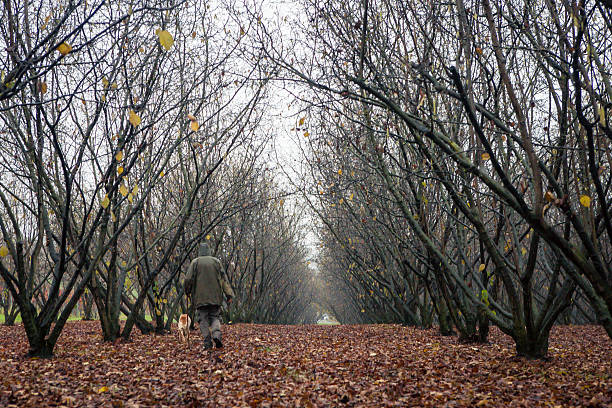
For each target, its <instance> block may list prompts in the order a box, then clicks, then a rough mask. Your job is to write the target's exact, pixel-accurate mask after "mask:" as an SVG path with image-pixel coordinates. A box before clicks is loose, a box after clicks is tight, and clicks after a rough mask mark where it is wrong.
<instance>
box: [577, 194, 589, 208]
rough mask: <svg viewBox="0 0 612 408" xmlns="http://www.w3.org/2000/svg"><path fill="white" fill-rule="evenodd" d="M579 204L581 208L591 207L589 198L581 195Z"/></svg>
mask: <svg viewBox="0 0 612 408" xmlns="http://www.w3.org/2000/svg"><path fill="white" fill-rule="evenodd" d="M580 204H582V206H583V207H587V208H588V207H590V206H591V197H589V196H588V195H581V196H580Z"/></svg>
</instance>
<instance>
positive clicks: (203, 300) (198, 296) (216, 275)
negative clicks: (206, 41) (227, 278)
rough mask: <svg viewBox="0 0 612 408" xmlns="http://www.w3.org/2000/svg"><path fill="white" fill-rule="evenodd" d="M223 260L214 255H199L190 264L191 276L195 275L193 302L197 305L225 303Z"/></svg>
mask: <svg viewBox="0 0 612 408" xmlns="http://www.w3.org/2000/svg"><path fill="white" fill-rule="evenodd" d="M221 273H222V271H221V262H220V261H219V260H218V259H217V258H215V257H212V256H199V257H197V258H196V259H194V260H193V261H191V265H189V276H190V277H193V279H194V283H195V287H194V290H193V303H194V305H195V307H200V306H205V305H220V304H221V303H223V292H222V290H221V284H220V280H221Z"/></svg>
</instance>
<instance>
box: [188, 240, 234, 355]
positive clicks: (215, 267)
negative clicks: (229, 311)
mask: <svg viewBox="0 0 612 408" xmlns="http://www.w3.org/2000/svg"><path fill="white" fill-rule="evenodd" d="M185 293H187V295H189V294H192V293H193V296H192V302H193V305H194V306H195V307H196V308H197V316H196V319H198V323H200V330H201V331H202V336H203V337H204V350H210V349H211V348H212V346H213V341H214V342H215V346H216V347H217V348H221V347H223V343H222V342H221V322H220V321H219V314H220V312H221V304H222V303H223V293H225V295H226V296H227V298H228V299H227V302H228V303H231V301H232V298H233V297H234V291H233V290H232V287H231V286H230V284H229V283H228V282H227V280H226V279H225V274H224V273H223V267H222V266H221V261H219V260H218V259H217V258H215V257H213V256H210V248H209V247H208V244H207V243H205V242H204V243H202V244H201V245H200V249H199V251H198V257H197V258H196V259H194V260H193V261H191V264H190V265H189V270H188V271H187V278H186V279H185ZM211 337H212V339H211Z"/></svg>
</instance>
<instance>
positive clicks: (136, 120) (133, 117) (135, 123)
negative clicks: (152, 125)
mask: <svg viewBox="0 0 612 408" xmlns="http://www.w3.org/2000/svg"><path fill="white" fill-rule="evenodd" d="M130 123H131V124H132V126H134V127H137V126H138V125H140V116H138V114H137V113H136V112H134V111H133V110H130Z"/></svg>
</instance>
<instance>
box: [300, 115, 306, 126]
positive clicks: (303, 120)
mask: <svg viewBox="0 0 612 408" xmlns="http://www.w3.org/2000/svg"><path fill="white" fill-rule="evenodd" d="M305 121H306V117H303V118H300V121H299V122H298V125H299V126H302V125H303V124H304V122H305Z"/></svg>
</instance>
